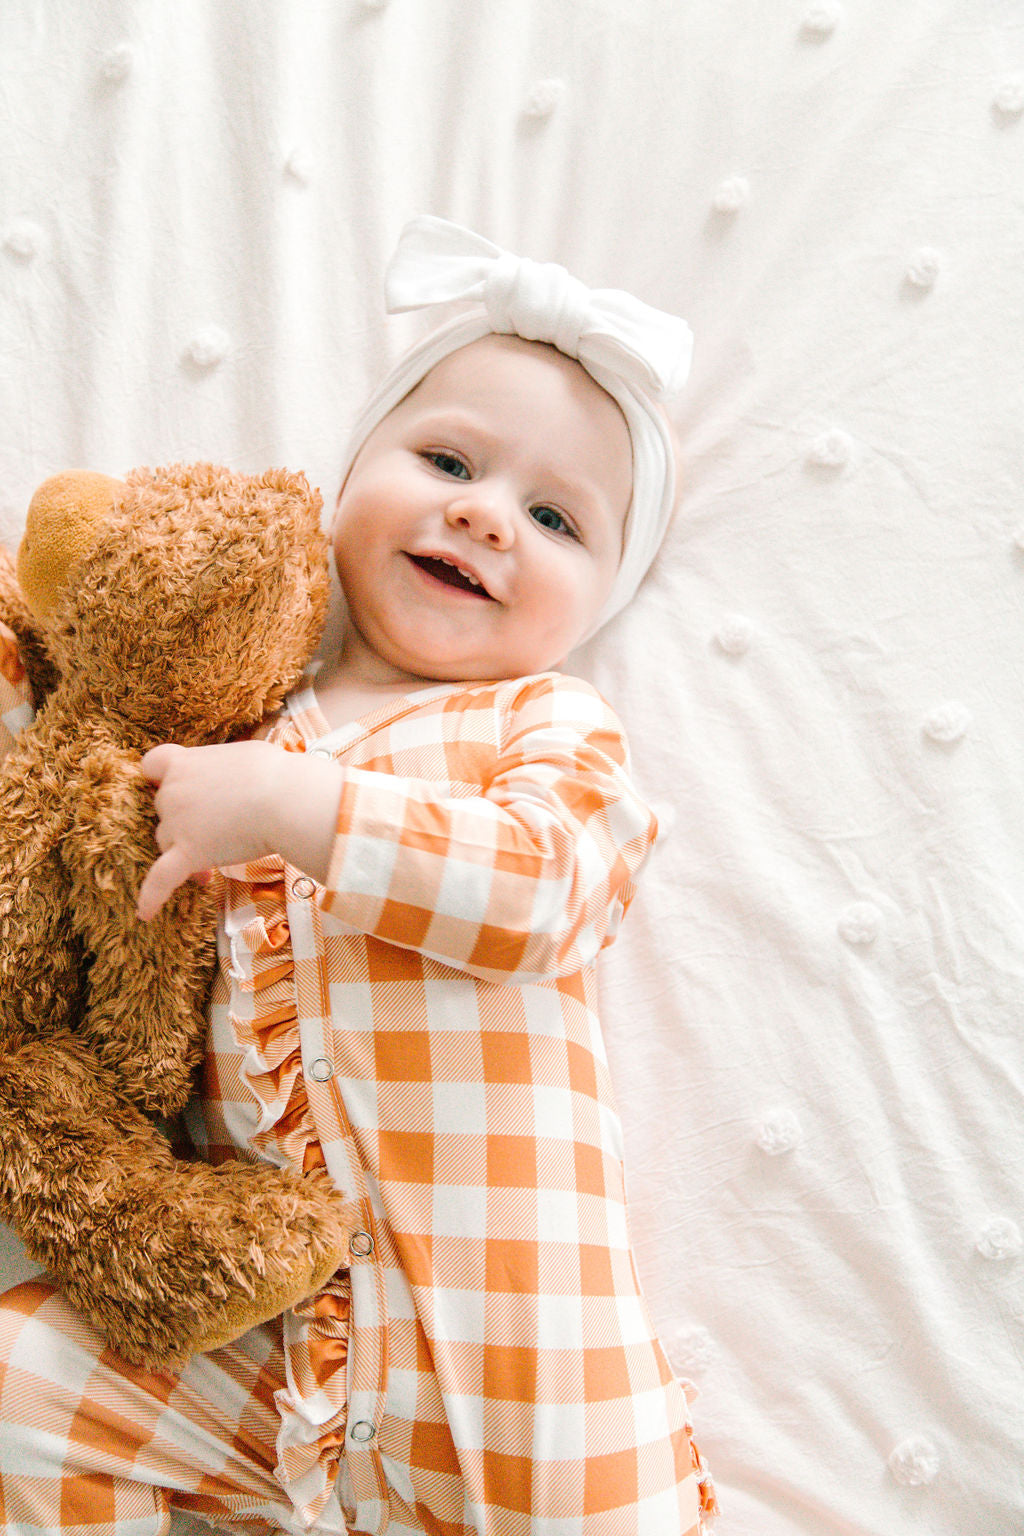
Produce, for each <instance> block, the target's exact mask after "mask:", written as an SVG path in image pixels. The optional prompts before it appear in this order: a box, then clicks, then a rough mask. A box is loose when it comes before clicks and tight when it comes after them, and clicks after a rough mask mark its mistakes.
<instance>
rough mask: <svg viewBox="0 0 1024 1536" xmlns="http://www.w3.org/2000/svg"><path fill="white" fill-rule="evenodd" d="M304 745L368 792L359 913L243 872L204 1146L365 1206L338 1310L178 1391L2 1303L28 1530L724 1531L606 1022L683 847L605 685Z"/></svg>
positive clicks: (251, 1337)
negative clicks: (601, 963) (672, 1358)
mask: <svg viewBox="0 0 1024 1536" xmlns="http://www.w3.org/2000/svg"><path fill="white" fill-rule="evenodd" d="M275 735H276V737H277V739H278V740H279V741H280V742H281V744H282V745H283V746H284V747H285V748H286V749H289V750H298V751H303V750H309V751H313V752H324V753H328V752H329V753H331V754H332V755H333V756H335V757H337V758H338V760H339V761H341V762H342V763H344V764H345V766H346V768H347V770H348V772H347V774H346V787H345V791H344V795H343V800H342V806H341V812H340V817H339V830H338V838H337V846H336V849H335V854H334V859H333V862H332V868H331V872H330V875H329V879H328V884H327V887H326V888H324V889H320V888H318V887H316V886H315V885H314V884H313V883H312V882H311V881H310V880H308V878H307V877H305V876H304V875H302V874H301V872H300V871H298V870H294V869H291V868H289V867H287V866H285V865H282V863H281V862H280V861H279V860H275V859H268V860H263V861H261V862H260V863H259V864H256V865H250V866H246V867H245V868H244V869H236V870H231V871H227V872H226V879H225V882H224V884H225V892H226V896H225V916H224V922H223V925H222V933H221V966H220V970H219V974H218V978H217V984H216V988H215V997H214V1001H213V1005H212V1009H211V1047H210V1052H209V1055H208V1059H207V1063H206V1090H207V1094H206V1098H205V1107H204V1110H203V1119H202V1121H201V1122H199V1121H197V1123H196V1126H195V1129H196V1131H197V1134H198V1138H199V1139H200V1140H201V1141H203V1140H205V1143H206V1146H207V1150H208V1152H209V1155H210V1156H211V1157H213V1158H214V1159H215V1160H217V1159H222V1158H227V1157H238V1156H242V1157H246V1158H259V1157H262V1158H266V1159H269V1160H271V1161H273V1162H277V1163H285V1162H291V1163H292V1164H294V1165H295V1166H298V1167H303V1168H309V1167H312V1166H314V1165H316V1164H320V1163H326V1165H327V1167H328V1169H329V1170H330V1172H331V1173H332V1175H333V1177H334V1179H335V1181H336V1182H337V1184H338V1186H339V1187H340V1188H341V1189H342V1190H343V1191H345V1192H346V1193H347V1194H348V1196H349V1197H350V1198H353V1199H357V1200H358V1201H360V1202H361V1206H362V1210H363V1215H364V1224H363V1230H362V1231H361V1232H359V1233H357V1234H356V1235H355V1237H354V1239H353V1251H352V1254H351V1263H350V1267H349V1268H347V1269H343V1270H341V1271H339V1273H338V1275H337V1276H336V1277H335V1278H334V1280H333V1281H332V1282H331V1284H330V1285H329V1286H328V1287H327V1288H326V1289H325V1291H324V1292H323V1293H321V1295H319V1296H317V1297H314V1298H311V1299H310V1301H309V1302H308V1303H306V1304H305V1305H304V1306H302V1307H301V1308H298V1309H296V1311H294V1312H291V1313H288V1314H286V1315H285V1317H284V1318H283V1319H279V1320H278V1321H277V1322H276V1323H274V1324H272V1325H269V1326H267V1327H265V1328H260V1329H256V1330H254V1331H253V1332H252V1333H250V1334H248V1335H247V1336H246V1338H245V1339H243V1340H240V1341H239V1342H238V1343H237V1344H235V1345H232V1346H230V1347H229V1348H228V1349H225V1350H219V1351H217V1352H215V1353H214V1354H212V1355H210V1356H208V1357H203V1358H200V1359H197V1360H195V1361H193V1362H191V1364H190V1365H189V1367H188V1368H187V1369H186V1370H185V1371H184V1372H182V1373H181V1375H180V1376H171V1375H163V1374H161V1375H159V1376H155V1375H150V1374H148V1373H145V1372H141V1371H138V1370H135V1369H134V1368H132V1367H129V1366H126V1365H124V1364H123V1363H121V1362H119V1361H118V1360H116V1359H115V1358H114V1357H113V1356H111V1355H110V1354H109V1353H108V1352H107V1351H105V1349H104V1347H103V1342H102V1340H101V1339H99V1338H98V1337H97V1336H96V1335H95V1333H93V1331H92V1330H91V1329H90V1328H89V1327H88V1325H87V1324H85V1323H84V1322H83V1321H82V1320H81V1319H79V1318H77V1317H76V1316H75V1314H74V1313H72V1312H71V1311H70V1309H69V1308H68V1307H67V1305H66V1303H64V1302H63V1300H62V1299H61V1298H60V1297H59V1296H57V1295H55V1294H54V1293H53V1292H52V1291H51V1290H50V1288H49V1287H48V1286H46V1285H45V1284H43V1283H39V1284H32V1285H28V1286H22V1287H19V1288H17V1289H16V1290H15V1291H14V1292H12V1293H9V1294H8V1296H7V1297H5V1298H3V1301H2V1305H0V1531H2V1532H3V1533H4V1536H42V1533H43V1532H47V1533H54V1532H71V1533H79V1532H80V1533H82V1536H86V1533H89V1536H96V1533H97V1532H98V1531H103V1532H104V1533H111V1536H164V1533H165V1532H166V1521H167V1510H168V1507H180V1508H184V1509H188V1510H191V1511H193V1512H195V1513H197V1514H199V1515H201V1516H203V1517H204V1518H206V1519H208V1520H210V1521H212V1522H213V1523H215V1524H217V1525H218V1526H222V1527H226V1528H230V1529H234V1530H238V1531H242V1532H250V1531H251V1532H252V1533H254V1536H257V1533H262V1532H264V1531H273V1530H285V1531H288V1532H292V1533H295V1536H300V1533H302V1532H304V1531H306V1530H316V1531H318V1532H324V1533H325V1536H341V1533H343V1532H345V1531H346V1530H347V1531H349V1532H352V1533H356V1532H359V1533H363V1532H367V1533H369V1532H383V1531H385V1530H386V1531H387V1532H388V1533H389V1536H473V1533H475V1536H485V1533H486V1536H676V1533H679V1536H697V1533H698V1532H700V1531H703V1530H704V1529H705V1528H706V1527H705V1516H706V1515H707V1514H709V1513H712V1512H713V1511H714V1509H715V1504H714V1495H713V1490H712V1487H711V1483H710V1479H709V1478H708V1476H707V1473H706V1469H705V1468H704V1466H703V1463H702V1462H701V1460H700V1457H699V1454H698V1452H697V1450H696V1448H695V1447H694V1445H693V1443H692V1440H691V1426H690V1424H689V1421H688V1418H687V1404H686V1399H685V1397H684V1394H683V1391H682V1389H681V1387H680V1385H679V1384H678V1383H677V1382H676V1381H675V1380H674V1379H673V1377H672V1375H671V1373H670V1371H669V1369H668V1367H667V1364H666V1362H665V1359H664V1356H663V1354H662V1352H661V1349H660V1347H659V1346H658V1344H657V1341H656V1340H655V1338H654V1336H653V1332H652V1329H651V1325H650V1322H649V1319H648V1316H647V1312H646V1309H645V1307H644V1304H643V1301H642V1298H641V1296H640V1291H639V1285H638V1281H637V1276H636V1272H635V1268H634V1264H633V1260H632V1255H631V1252H630V1249H629V1243H628V1233H627V1230H626V1223H625V1207H624V1199H623V1182H622V1167H621V1138H620V1131H619V1125H618V1121H617V1118H616V1115H615V1111H614V1108H613V1105H612V1099H611V1092H610V1085H609V1081H608V1072H607V1066H606V1063H605V1059H604V1055H603V1051H602V1046H601V1038H600V1033H599V1030H598V1026H597V1018H596V1012H595V993H594V982H593V975H592V970H591V966H592V962H593V959H594V956H595V955H596V954H597V952H598V951H599V950H600V948H601V947H602V945H604V944H606V943H607V942H609V941H610V939H611V938H612V937H613V935H614V933H615V930H616V927H617V925H618V922H619V920H620V919H621V916H622V914H623V912H624V911H625V909H626V907H627V906H628V903H629V900H630V898H631V896H632V891H633V885H632V881H633V878H634V876H635V874H636V873H637V871H638V870H639V868H640V866H641V865H642V863H643V862H644V859H645V858H646V856H647V853H648V851H649V848H650V846H651V843H652V841H653V837H654V822H653V819H652V817H651V816H650V813H649V812H648V811H647V810H646V808H645V807H644V806H643V804H642V803H641V802H640V801H639V800H638V798H637V796H636V794H635V792H634V791H633V789H632V787H631V786H630V783H629V780H628V777H627V774H626V761H625V749H624V745H623V742H622V738H621V732H620V730H619V728H618V726H617V724H616V722H615V720H614V717H613V716H612V715H611V714H610V713H609V712H608V710H607V708H606V706H605V705H604V704H603V703H602V701H601V700H600V699H599V697H598V696H597V695H596V694H595V693H594V692H593V691H592V690H590V689H589V688H587V687H586V686H585V685H582V684H578V683H575V682H572V681H571V680H568V679H564V678H561V677H555V676H549V677H543V678H537V679H531V680H528V681H527V682H525V683H523V682H520V683H514V684H510V683H506V684H498V685H486V686H482V685H455V686H447V685H446V686H443V687H440V688H436V689H431V690H429V691H427V692H425V693H420V694H418V695H416V696H415V698H413V699H406V700H403V701H400V702H398V703H396V704H395V705H393V706H392V707H390V708H388V709H385V710H381V711H379V712H378V713H377V714H375V715H373V716H371V717H369V718H367V719H366V720H363V721H361V722H359V723H358V724H356V725H354V726H351V727H347V728H345V729H344V730H341V731H338V732H335V733H333V734H332V733H330V731H329V729H328V727H327V724H326V722H325V721H324V719H323V717H322V716H321V714H320V712H319V710H318V708H317V706H316V701H315V697H314V696H313V694H312V692H311V691H310V690H307V691H306V692H305V693H304V694H302V695H300V696H297V697H296V698H295V699H293V700H292V701H290V704H289V707H288V709H287V710H286V712H285V715H284V717H283V719H282V721H281V722H280V724H279V726H278V728H277V729H276V732H275Z"/></svg>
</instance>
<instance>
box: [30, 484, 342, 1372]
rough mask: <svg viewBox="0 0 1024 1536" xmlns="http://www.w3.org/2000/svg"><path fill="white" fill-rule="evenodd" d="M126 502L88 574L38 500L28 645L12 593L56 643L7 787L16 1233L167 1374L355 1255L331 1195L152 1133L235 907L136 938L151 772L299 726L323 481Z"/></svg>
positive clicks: (183, 1087) (100, 536)
mask: <svg viewBox="0 0 1024 1536" xmlns="http://www.w3.org/2000/svg"><path fill="white" fill-rule="evenodd" d="M110 484H111V487H112V489H111V491H110V497H109V504H108V505H107V506H106V508H105V509H104V510H103V514H102V515H101V516H99V517H97V518H96V519H95V522H96V529H95V534H94V536H93V537H92V538H91V541H87V547H85V548H84V549H83V548H82V541H81V538H80V530H79V529H77V528H76V529H75V534H76V537H75V538H71V539H64V540H63V542H62V533H61V528H62V519H63V518H65V517H67V518H71V519H72V520H73V519H74V517H75V500H74V496H73V494H69V491H68V485H67V477H62V480H61V485H60V495H61V496H62V497H63V498H64V503H65V511H64V512H63V513H62V514H61V515H59V516H56V517H55V516H53V515H52V514H53V503H54V499H55V498H50V497H48V496H47V494H46V487H43V488H42V491H41V492H40V493H37V497H36V498H34V502H33V507H36V505H37V503H38V507H39V509H40V511H41V512H42V514H44V515H43V516H35V515H34V516H33V517H32V518H30V522H29V525H28V528H27V533H26V541H25V543H24V544H23V547H22V551H21V554H20V556H19V571H20V572H23V573H24V574H23V582H22V585H23V587H24V589H25V590H26V591H27V590H30V589H31V590H33V591H34V592H36V593H37V594H38V592H40V591H43V592H44V593H45V594H46V595H47V596H46V600H45V601H42V602H34V603H33V609H34V613H33V615H30V616H29V618H28V619H27V620H26V622H25V624H24V625H16V624H15V622H14V617H15V616H16V614H17V611H18V603H20V602H21V598H20V596H19V595H18V593H17V587H16V584H15V586H14V588H13V589H12V587H11V578H10V571H9V568H7V569H6V571H5V573H0V583H4V584H3V585H0V613H2V615H3V617H4V618H5V620H6V621H7V622H8V623H9V624H10V626H11V627H12V628H17V630H18V633H19V637H20V636H21V635H22V634H27V633H29V631H30V630H31V627H32V624H33V623H34V624H36V625H38V629H37V631H36V635H37V640H38V637H39V636H40V635H41V636H42V639H43V640H45V646H46V655H47V656H48V658H49V659H48V661H47V663H46V665H47V666H49V667H50V671H49V672H47V671H46V668H45V667H43V668H41V669H40V697H42V696H43V695H45V702H43V706H42V708H41V710H40V712H39V714H38V716H37V719H36V721H35V723H34V725H32V726H29V727H28V728H26V729H25V730H24V731H23V732H22V733H21V736H20V737H19V739H18V744H17V746H16V747H15V748H14V749H13V750H12V752H11V753H10V754H9V755H8V757H7V758H6V759H5V761H4V763H3V765H2V768H0V1219H4V1220H7V1221H9V1222H10V1223H11V1224H12V1225H13V1226H14V1227H15V1229H16V1230H17V1231H18V1233H19V1234H20V1236H21V1238H22V1240H23V1242H24V1244H25V1246H26V1248H27V1250H28V1252H29V1254H30V1255H32V1257H34V1258H35V1259H36V1260H37V1261H38V1262H40V1263H42V1264H43V1265H44V1266H45V1267H46V1268H47V1269H48V1270H49V1271H50V1272H51V1273H52V1274H53V1275H54V1276H55V1277H56V1279H57V1280H58V1281H59V1283H60V1284H61V1285H62V1286H63V1288H64V1289H65V1290H66V1292H67V1294H68V1295H69V1297H70V1298H71V1300H72V1301H73V1302H74V1303H75V1305H76V1306H77V1307H78V1308H79V1309H80V1310H81V1311H83V1312H84V1313H86V1314H87V1315H88V1316H89V1317H90V1318H91V1319H92V1320H93V1321H94V1322H95V1323H97V1324H98V1325H99V1326H100V1327H101V1328H102V1329H103V1330H104V1331H105V1333H106V1335H107V1337H108V1339H109V1342H110V1344H111V1345H112V1347H113V1348H114V1349H115V1350H117V1351H118V1353H119V1354H121V1355H122V1356H123V1357H124V1358H125V1359H127V1360H130V1361H132V1362H134V1363H137V1364H145V1365H149V1366H156V1367H159V1366H161V1365H164V1366H169V1365H172V1364H176V1363H178V1362H180V1361H181V1360H182V1359H184V1358H186V1357H187V1356H188V1355H190V1354H192V1353H195V1352H197V1351H204V1350H208V1349H210V1348H213V1347H215V1346H216V1345H218V1344H222V1343H226V1342H228V1341H229V1340H230V1339H232V1338H235V1337H237V1336H238V1335H239V1334H241V1333H243V1332H244V1331H245V1330H246V1329H247V1328H249V1327H251V1326H253V1325H254V1324H255V1323H257V1322H260V1321H263V1320H265V1319H266V1318H268V1317H272V1316H276V1315H277V1314H278V1313H280V1312H282V1311H283V1310H285V1308H286V1307H288V1306H290V1305H293V1304H294V1303H295V1302H297V1301H299V1300H301V1299H302V1298H303V1297H305V1296H308V1295H310V1294H312V1293H313V1292H315V1291H316V1290H317V1289H319V1287H320V1286H321V1285H322V1284H323V1283H324V1281H325V1280H326V1279H327V1278H328V1277H329V1276H330V1275H331V1274H332V1273H333V1272H334V1271H335V1269H337V1268H338V1267H339V1265H340V1264H341V1263H342V1262H344V1260H345V1257H346V1255H347V1251H348V1250H347V1245H348V1237H349V1234H350V1232H351V1230H352V1221H351V1220H350V1215H351V1213H350V1211H349V1210H348V1209H347V1208H346V1207H345V1206H344V1205H343V1204H342V1202H341V1201H340V1199H339V1197H338V1196H337V1195H336V1194H335V1192H334V1191H333V1188H332V1186H331V1185H330V1182H329V1180H328V1179H327V1178H326V1176H325V1175H323V1174H322V1173H317V1174H313V1175H311V1176H309V1177H306V1178H303V1177H301V1176H300V1175H298V1174H295V1173H292V1172H290V1171H288V1170H283V1169H278V1168H271V1167H267V1166H255V1165H250V1164H243V1163H231V1164H228V1165H226V1166H223V1167H220V1168H216V1169H215V1168H212V1167H210V1166H208V1165H207V1164H204V1163H201V1162H189V1161H186V1160H182V1159H179V1158H177V1157H176V1156H175V1155H174V1154H173V1153H172V1151H171V1149H170V1147H169V1145H168V1143H167V1140H166V1139H165V1137H164V1136H163V1135H162V1134H161V1132H160V1130H159V1129H158V1128H157V1126H156V1124H155V1123H154V1120H155V1118H156V1117H166V1116H173V1115H175V1114H177V1113H178V1112H179V1111H180V1110H181V1108H182V1107H183V1105H184V1104H185V1102H186V1100H187V1098H188V1096H189V1094H190V1092H191V1089H192V1086H193V1073H194V1070H195V1067H196V1065H197V1063H198V1061H199V1059H200V1056H201V1053H202V1048H203V1040H204V1036H205V1029H206V1001H207V996H208V991H209V987H210V983H211V979H212V974H213V968H214V963H215V952H216V937H215V931H216V921H215V917H216V911H215V901H216V892H215V888H212V887H211V888H201V887H199V886H197V885H195V884H193V883H188V884H186V885H185V886H184V887H183V888H182V889H181V890H180V891H179V892H178V893H177V894H176V896H175V897H174V898H173V899H172V901H171V902H170V903H169V904H168V905H167V907H165V908H164V910H163V911H162V912H161V914H160V916H159V917H157V918H156V919H155V920H154V921H153V922H152V923H150V924H143V923H141V922H140V921H139V920H138V918H137V917H136V914H135V902H136V897H137V892H138V888H139V885H140V883H141V880H142V877H143V875H144V874H145V871H146V870H147V868H148V867H149V865H150V863H151V862H152V860H153V859H154V858H155V857H156V853H157V850H156V844H155V840H154V813H153V808H152V793H151V790H150V787H149V786H148V785H147V784H146V782H145V781H144V779H143V778H142V775H141V772H140V769H139V759H140V757H141V755H142V754H143V753H144V752H145V751H146V750H147V749H148V748H149V747H150V746H152V745H155V744H156V743H158V742H160V741H177V742H179V743H181V744H182V745H185V746H189V745H196V744H200V743H203V742H209V741H219V740H224V739H227V738H229V737H232V736H236V735H240V734H244V733H245V732H247V731H248V730H250V729H251V728H252V727H254V726H256V725H257V724H258V723H259V721H260V720H261V719H262V718H263V717H264V715H265V714H266V713H268V712H270V711H272V710H274V709H275V708H276V707H277V706H278V705H279V704H280V702H281V700H282V698H283V697H284V695H285V693H286V692H287V690H288V689H289V687H290V686H292V684H293V683H294V681H295V680H296V678H297V676H298V674H299V673H300V671H301V669H302V667H303V666H304V664H305V662H306V661H307V659H308V657H309V655H310V654H311V652H312V650H313V647H314V646H315V644H316V641H317V639H318V636H319V633H320V630H321V626H322V623H323V618H324V612H325V608H326V601H327V588H328V578H327V551H326V540H325V538H324V536H323V534H322V533H321V531H320V528H319V512H320V505H321V503H320V497H319V495H318V494H317V493H315V492H312V491H310V489H309V487H308V485H307V484H306V481H305V479H304V478H303V477H302V476H293V475H288V474H286V473H285V472H283V471H280V472H278V471H272V472H269V473H267V474H265V475H262V476H242V475H237V474H233V473H231V472H229V471H227V470H224V469H219V468H216V467H214V466H211V465H192V466H173V467H171V468H169V469H164V470H159V471H156V472H150V471H144V470H140V471H136V472H134V473H133V474H132V475H130V476H129V478H128V480H127V482H125V483H120V482H110ZM72 489H73V488H72ZM94 489H95V488H94V487H93V488H92V489H91V490H89V493H88V494H89V495H92V494H93V492H94ZM93 510H94V511H95V508H94V509H93ZM62 550H64V551H67V550H71V551H73V554H72V555H71V556H67V555H66V554H62V553H61V551H62ZM41 571H42V572H43V573H44V574H43V575H42V576H41V575H40V572H41ZM54 669H55V670H54Z"/></svg>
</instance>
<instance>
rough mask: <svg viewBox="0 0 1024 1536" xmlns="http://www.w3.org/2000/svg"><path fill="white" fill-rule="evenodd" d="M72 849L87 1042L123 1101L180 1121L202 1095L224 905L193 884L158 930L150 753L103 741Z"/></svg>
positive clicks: (86, 763) (71, 899)
mask: <svg viewBox="0 0 1024 1536" xmlns="http://www.w3.org/2000/svg"><path fill="white" fill-rule="evenodd" d="M72 798H73V801H74V805H75V812H74V814H73V816H72V819H71V823H70V825H69V828H68V831H67V834H66V836H65V838H64V841H63V847H62V854H61V857H62V862H63V866H64V868H65V870H66V872H67V879H68V897H67V900H68V908H69V911H70V913H71V914H73V922H74V926H75V930H76V934H77V935H78V937H79V940H80V942H81V945H82V948H83V950H84V952H85V953H86V954H88V955H89V957H90V963H89V972H88V992H87V996H86V1000H85V1006H84V1007H83V1009H82V1012H81V1015H80V1018H79V1020H78V1023H77V1026H76V1028H77V1032H78V1033H79V1034H80V1035H81V1036H82V1038H83V1039H84V1040H86V1041H88V1042H89V1044H90V1045H91V1046H92V1048H93V1049H94V1051H95V1052H96V1055H97V1057H98V1059H99V1060H100V1061H101V1062H102V1063H103V1065H104V1067H105V1068H106V1070H108V1071H109V1072H110V1073H111V1074H112V1079H113V1080H114V1081H116V1083H117V1085H118V1088H119V1091H120V1092H121V1093H122V1094H123V1095H124V1096H125V1097H126V1098H128V1099H130V1100H131V1102H132V1103H134V1104H136V1105H137V1106H138V1107H139V1108H141V1109H142V1110H143V1111H145V1112H146V1113H147V1114H152V1115H174V1114H176V1113H177V1112H178V1111H179V1110H180V1109H181V1108H182V1107H183V1105H184V1104H185V1102H186V1101H187V1099H188V1097H189V1094H190V1092H191V1090H192V1079H193V1073H194V1070H195V1068H196V1066H197V1064H198V1062H199V1059H200V1057H201V1054H202V1048H203V1042H204V1040H205V1036H206V1004H207V999H208V997H209V993H210V986H211V983H212V979H213V970H214V966H215V963H216V925H217V916H216V897H215V894H214V892H213V891H212V890H204V889H202V888H201V887H199V886H197V885H195V884H192V883H189V884H187V885H186V886H184V887H182V888H181V889H180V890H179V891H177V892H176V893H175V894H174V896H173V897H172V898H171V900H170V901H169V902H168V904H167V906H166V907H165V908H164V909H163V911H162V912H161V913H160V914H159V916H158V917H157V918H155V919H154V921H153V922H151V923H143V922H141V921H140V920H139V918H138V915H137V913H136V909H135V904H136V900H137V896H138V889H139V886H140V884H141V882H142V879H143V877H144V875H145V873H146V871H147V869H148V868H149V866H150V864H151V863H152V861H153V860H154V859H155V858H156V857H157V846H156V842H155V838H154V822H155V815H154V811H153V801H152V793H151V791H150V789H149V787H148V785H147V784H146V783H145V781H144V780H143V778H142V775H141V773H140V770H139V766H138V755H137V754H136V753H133V752H130V751H127V750H126V749H124V748H122V747H120V746H119V745H117V744H116V743H113V742H110V741H108V740H104V739H103V738H102V737H99V738H98V739H95V740H94V741H93V743H92V745H91V746H90V748H89V750H88V751H87V752H86V753H85V754H84V755H83V759H82V761H81V763H80V765H79V771H78V775H77V783H76V784H75V786H74V790H73V796H72Z"/></svg>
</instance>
